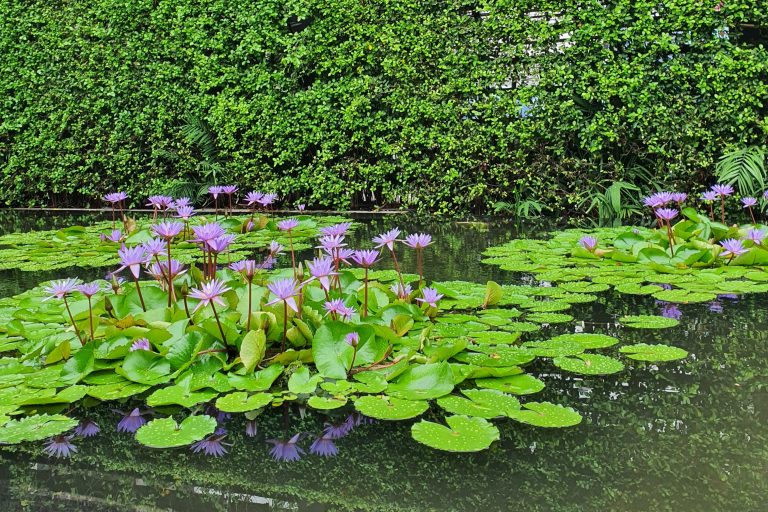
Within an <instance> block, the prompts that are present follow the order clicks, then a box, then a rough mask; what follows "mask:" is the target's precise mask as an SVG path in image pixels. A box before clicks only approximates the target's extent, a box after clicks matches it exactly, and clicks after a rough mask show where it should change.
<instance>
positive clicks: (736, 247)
mask: <svg viewBox="0 0 768 512" xmlns="http://www.w3.org/2000/svg"><path fill="white" fill-rule="evenodd" d="M720 245H721V246H722V247H723V249H724V250H723V252H721V253H720V256H722V257H724V258H728V263H730V262H731V260H733V258H736V257H738V256H741V255H742V254H746V253H748V252H749V249H747V248H746V247H744V242H742V241H741V240H736V239H735V238H729V239H727V240H723V241H722V242H720Z"/></svg>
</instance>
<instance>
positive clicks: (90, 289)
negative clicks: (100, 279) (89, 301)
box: [77, 282, 101, 297]
mask: <svg viewBox="0 0 768 512" xmlns="http://www.w3.org/2000/svg"><path fill="white" fill-rule="evenodd" d="M77 291H78V292H80V293H82V294H83V295H85V296H86V297H93V296H94V295H96V294H97V293H99V292H100V291H101V286H99V283H95V282H94V283H86V284H79V285H77Z"/></svg>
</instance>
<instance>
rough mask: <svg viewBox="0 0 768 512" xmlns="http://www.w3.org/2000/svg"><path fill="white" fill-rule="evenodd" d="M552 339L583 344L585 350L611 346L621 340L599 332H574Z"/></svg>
mask: <svg viewBox="0 0 768 512" xmlns="http://www.w3.org/2000/svg"><path fill="white" fill-rule="evenodd" d="M550 341H553V342H559V341H568V342H575V343H578V344H579V345H581V346H582V347H583V348H584V349H585V350H589V349H595V348H606V347H611V346H613V345H615V344H617V343H618V342H619V340H618V339H617V338H614V337H613V336H608V335H607V334H598V333H572V334H561V335H559V336H555V337H554V338H552V339H551V340H550Z"/></svg>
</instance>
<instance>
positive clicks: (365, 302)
mask: <svg viewBox="0 0 768 512" xmlns="http://www.w3.org/2000/svg"><path fill="white" fill-rule="evenodd" d="M363 290H364V291H363V318H365V317H367V316H368V267H365V278H364V279H363Z"/></svg>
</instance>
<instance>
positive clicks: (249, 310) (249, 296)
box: [245, 278, 253, 331]
mask: <svg viewBox="0 0 768 512" xmlns="http://www.w3.org/2000/svg"><path fill="white" fill-rule="evenodd" d="M252 285H253V278H250V279H248V319H247V320H246V321H245V330H246V331H250V330H251V304H252V301H253V296H252V294H251V286H252Z"/></svg>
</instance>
